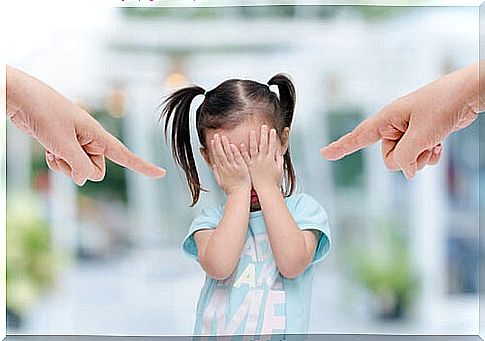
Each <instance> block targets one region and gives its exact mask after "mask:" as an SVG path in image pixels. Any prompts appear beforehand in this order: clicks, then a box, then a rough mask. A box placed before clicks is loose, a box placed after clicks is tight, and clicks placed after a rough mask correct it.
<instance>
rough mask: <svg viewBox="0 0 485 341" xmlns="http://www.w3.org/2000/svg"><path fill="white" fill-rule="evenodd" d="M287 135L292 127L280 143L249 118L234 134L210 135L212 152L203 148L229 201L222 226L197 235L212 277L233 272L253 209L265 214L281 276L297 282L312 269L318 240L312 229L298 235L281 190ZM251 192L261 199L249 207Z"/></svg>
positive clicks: (265, 126) (201, 257)
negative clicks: (295, 279)
mask: <svg viewBox="0 0 485 341" xmlns="http://www.w3.org/2000/svg"><path fill="white" fill-rule="evenodd" d="M288 135H289V128H285V132H284V134H283V137H284V140H285V141H283V143H281V142H282V141H280V139H279V138H278V137H277V134H276V130H274V129H271V131H270V129H268V122H265V121H263V120H259V119H257V118H249V119H248V120H246V121H245V122H243V123H241V124H239V125H238V126H237V127H235V128H234V129H231V130H223V129H217V130H214V131H208V132H207V133H206V139H210V140H209V141H208V143H207V145H208V146H209V148H208V150H206V149H205V148H201V153H202V156H203V157H204V159H205V160H206V162H207V163H208V165H209V166H210V167H211V169H212V170H213V172H214V176H215V178H216V181H217V183H218V185H219V186H220V187H221V188H222V190H223V191H224V192H225V193H226V196H227V201H226V205H225V208H224V213H223V217H222V219H221V222H220V224H219V225H218V226H217V227H216V228H215V229H207V230H201V231H198V232H196V233H195V236H194V238H195V242H196V244H197V248H198V250H199V260H200V263H201V265H202V268H203V269H204V270H205V271H206V272H207V274H208V275H209V276H211V277H213V278H215V279H217V280H223V279H225V278H227V277H229V276H230V275H231V274H232V273H233V272H234V269H235V268H236V266H237V263H238V261H239V257H240V255H241V252H242V249H243V247H244V243H245V239H246V233H247V229H248V220H249V212H250V209H251V208H252V209H253V210H257V209H261V210H262V212H263V217H264V220H265V223H266V229H267V233H268V238H269V241H270V245H271V249H272V252H273V255H274V258H275V262H276V266H277V267H278V270H279V271H280V273H281V274H282V275H283V276H285V277H287V278H294V277H297V276H298V275H299V274H301V273H302V272H303V271H304V270H305V269H306V268H307V266H308V265H309V264H310V262H311V260H312V258H313V255H314V254H315V249H316V245H317V239H316V236H315V234H314V232H312V231H311V230H306V231H302V230H300V228H299V227H298V225H297V224H296V222H295V221H294V219H293V217H292V215H291V213H290V212H289V210H288V208H287V206H286V204H285V201H284V196H283V193H282V192H281V189H280V184H281V181H282V170H283V158H282V155H283V154H284V152H285V151H286V149H287V147H288ZM252 190H254V192H256V193H257V199H258V200H257V202H254V203H253V205H250V201H251V191H252ZM253 196H254V194H253Z"/></svg>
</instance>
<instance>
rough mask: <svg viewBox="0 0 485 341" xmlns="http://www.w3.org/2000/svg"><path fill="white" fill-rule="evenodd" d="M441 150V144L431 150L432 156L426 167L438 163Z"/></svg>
mask: <svg viewBox="0 0 485 341" xmlns="http://www.w3.org/2000/svg"><path fill="white" fill-rule="evenodd" d="M442 150H443V146H442V144H441V143H440V144H438V145H436V146H435V147H434V148H433V154H431V157H430V158H429V161H428V165H430V166H434V165H436V164H437V163H438V162H439V161H440V159H441V151H442Z"/></svg>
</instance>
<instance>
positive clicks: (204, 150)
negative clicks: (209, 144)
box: [199, 147, 212, 167]
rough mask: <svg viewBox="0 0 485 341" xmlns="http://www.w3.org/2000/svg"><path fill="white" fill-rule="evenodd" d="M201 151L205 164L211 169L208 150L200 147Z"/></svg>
mask: <svg viewBox="0 0 485 341" xmlns="http://www.w3.org/2000/svg"><path fill="white" fill-rule="evenodd" d="M199 151H200V155H202V157H203V158H204V160H205V162H207V164H208V165H209V167H211V166H212V163H211V158H210V157H209V154H208V152H207V149H205V148H204V147H200V148H199Z"/></svg>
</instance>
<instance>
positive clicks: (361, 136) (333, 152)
mask: <svg viewBox="0 0 485 341" xmlns="http://www.w3.org/2000/svg"><path fill="white" fill-rule="evenodd" d="M380 139H381V135H380V133H379V128H378V125H377V119H376V118H375V117H370V118H368V119H366V120H365V121H363V122H362V123H360V124H359V125H358V126H357V127H356V128H355V129H354V130H353V131H351V132H350V133H348V134H346V135H344V136H342V137H341V138H339V139H338V140H337V141H334V142H332V143H330V144H329V145H327V146H326V147H324V148H322V149H321V151H320V152H321V154H322V156H323V157H324V158H326V159H327V160H331V161H333V160H339V159H341V158H343V157H344V156H346V155H349V154H352V153H354V152H356V151H358V150H360V149H362V148H364V147H367V146H369V145H371V144H373V143H375V142H377V141H379V140H380Z"/></svg>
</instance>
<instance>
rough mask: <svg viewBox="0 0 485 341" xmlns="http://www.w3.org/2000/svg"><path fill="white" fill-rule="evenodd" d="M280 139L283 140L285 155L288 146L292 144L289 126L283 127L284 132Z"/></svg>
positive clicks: (282, 148)
mask: <svg viewBox="0 0 485 341" xmlns="http://www.w3.org/2000/svg"><path fill="white" fill-rule="evenodd" d="M280 141H281V150H282V152H283V155H284V154H285V153H286V151H287V150H288V146H289V145H290V128H289V127H285V128H284V129H283V133H282V134H281V137H280Z"/></svg>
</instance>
